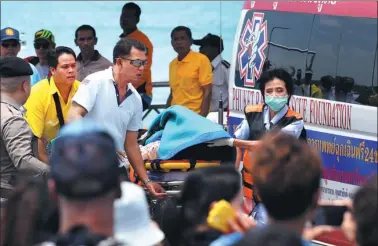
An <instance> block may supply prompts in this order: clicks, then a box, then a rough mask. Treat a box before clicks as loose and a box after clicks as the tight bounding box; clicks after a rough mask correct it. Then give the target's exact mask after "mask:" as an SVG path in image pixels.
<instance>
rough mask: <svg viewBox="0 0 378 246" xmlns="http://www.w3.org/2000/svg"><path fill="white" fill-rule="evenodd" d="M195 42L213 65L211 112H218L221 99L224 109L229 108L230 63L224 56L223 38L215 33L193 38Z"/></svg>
mask: <svg viewBox="0 0 378 246" xmlns="http://www.w3.org/2000/svg"><path fill="white" fill-rule="evenodd" d="M193 44H195V45H199V46H200V49H199V52H200V53H202V54H204V55H206V56H207V58H209V60H210V61H211V65H212V66H213V86H212V98H211V106H210V112H216V111H218V108H219V101H220V100H221V99H222V102H223V109H227V108H228V76H229V73H230V63H228V62H227V61H226V60H223V58H222V55H221V53H222V51H223V40H222V39H221V38H220V37H219V36H217V35H213V34H210V33H209V34H207V35H206V36H205V37H204V38H202V39H200V40H193Z"/></svg>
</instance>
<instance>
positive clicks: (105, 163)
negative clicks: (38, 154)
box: [50, 119, 120, 200]
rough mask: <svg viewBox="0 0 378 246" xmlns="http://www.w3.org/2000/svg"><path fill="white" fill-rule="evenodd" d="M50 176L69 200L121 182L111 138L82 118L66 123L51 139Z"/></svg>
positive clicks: (101, 192)
mask: <svg viewBox="0 0 378 246" xmlns="http://www.w3.org/2000/svg"><path fill="white" fill-rule="evenodd" d="M50 165H51V177H52V179H53V180H54V181H55V186H56V191H57V193H58V194H61V195H63V196H64V197H66V198H67V199H70V200H89V199H93V198H96V197H100V196H102V195H105V194H106V193H108V192H109V191H111V190H113V189H116V188H117V187H119V185H120V179H119V178H120V172H119V161H118V156H117V154H116V147H115V143H114V140H113V138H112V137H111V136H110V135H109V133H108V132H107V131H106V130H105V129H104V128H102V127H101V126H99V125H97V124H95V123H93V122H92V121H90V120H87V119H83V120H78V121H75V122H72V123H69V124H67V125H65V126H64V127H63V128H62V129H61V131H60V132H59V136H58V137H57V138H56V139H55V140H54V141H53V143H52V151H51V158H50Z"/></svg>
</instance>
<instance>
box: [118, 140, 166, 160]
mask: <svg viewBox="0 0 378 246" xmlns="http://www.w3.org/2000/svg"><path fill="white" fill-rule="evenodd" d="M159 146H160V141H155V142H152V143H149V144H147V145H146V146H142V145H139V149H140V153H141V154H142V158H143V160H144V161H152V160H155V159H159V156H158V150H159ZM124 163H125V164H126V165H128V164H130V162H129V160H128V158H127V155H126V158H125V159H124Z"/></svg>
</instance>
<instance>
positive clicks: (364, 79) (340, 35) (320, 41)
mask: <svg viewBox="0 0 378 246" xmlns="http://www.w3.org/2000/svg"><path fill="white" fill-rule="evenodd" d="M377 62H378V61H377V1H370V2H367V1H366V2H351V1H285V2H283V1H269V2H268V1H250V0H248V1H245V3H244V6H243V10H242V12H241V17H240V21H239V24H238V27H237V31H236V35H235V41H234V46H233V55H232V61H231V68H230V69H231V70H230V80H229V100H230V101H229V112H228V119H227V122H228V123H227V124H228V129H229V132H230V134H233V133H234V131H235V129H236V127H237V126H238V125H239V124H240V122H241V121H242V120H243V119H244V113H243V110H244V108H245V106H246V105H250V104H260V103H263V98H262V95H261V93H260V91H259V89H258V84H257V79H258V78H259V76H260V75H261V73H262V72H263V71H265V70H266V69H271V68H285V69H286V70H287V71H288V72H289V73H290V74H291V75H292V77H293V81H295V92H294V94H295V95H294V96H293V97H292V99H291V101H290V107H291V108H292V109H293V110H295V111H296V112H298V113H300V114H301V115H302V116H303V119H304V122H305V128H306V130H307V142H308V143H309V144H311V145H312V146H313V147H314V148H317V149H318V151H319V152H320V153H321V156H322V159H323V163H324V164H323V179H322V181H321V190H322V198H323V199H326V200H336V199H345V198H348V197H351V196H352V195H353V193H354V192H355V191H356V189H358V187H359V186H360V185H361V184H363V183H364V182H365V181H366V180H367V179H369V178H370V177H371V176H373V175H376V174H377V163H378V155H377V113H378V112H377V105H378V94H377V93H378V82H377V72H378V71H377ZM305 88H309V90H306V89H305ZM323 241H324V242H327V243H329V244H334V245H348V243H347V242H345V241H344V240H342V239H341V237H338V236H333V237H330V238H326V239H325V240H323Z"/></svg>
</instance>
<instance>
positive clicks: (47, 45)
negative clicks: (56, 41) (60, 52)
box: [34, 43, 50, 50]
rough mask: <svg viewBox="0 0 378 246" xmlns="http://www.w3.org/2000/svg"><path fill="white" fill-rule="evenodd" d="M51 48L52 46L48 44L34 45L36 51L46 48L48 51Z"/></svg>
mask: <svg viewBox="0 0 378 246" xmlns="http://www.w3.org/2000/svg"><path fill="white" fill-rule="evenodd" d="M49 46H50V44H48V43H34V48H35V49H37V50H38V49H40V48H41V47H42V48H44V49H48V48H49Z"/></svg>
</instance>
